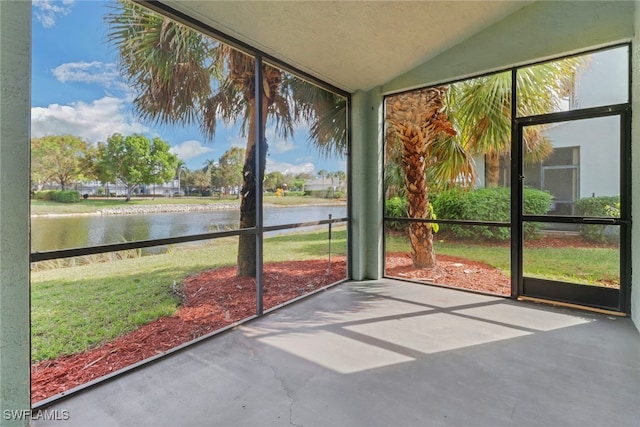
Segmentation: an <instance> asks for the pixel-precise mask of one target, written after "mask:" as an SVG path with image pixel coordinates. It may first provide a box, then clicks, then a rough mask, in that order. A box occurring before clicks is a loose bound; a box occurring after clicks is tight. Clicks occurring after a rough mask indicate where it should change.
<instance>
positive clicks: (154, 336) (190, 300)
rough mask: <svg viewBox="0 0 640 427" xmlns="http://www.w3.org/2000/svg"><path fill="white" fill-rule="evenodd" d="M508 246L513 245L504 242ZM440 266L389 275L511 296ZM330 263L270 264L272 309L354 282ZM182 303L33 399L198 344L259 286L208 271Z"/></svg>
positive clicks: (405, 259) (395, 262)
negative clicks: (339, 283)
mask: <svg viewBox="0 0 640 427" xmlns="http://www.w3.org/2000/svg"><path fill="white" fill-rule="evenodd" d="M504 245H506V246H508V245H509V244H508V242H507V243H504ZM526 246H527V247H562V246H572V247H593V246H600V247H604V246H606V245H594V244H592V243H587V242H584V241H583V240H582V239H580V238H579V237H572V238H566V237H563V238H553V237H551V238H544V239H539V240H533V241H530V242H527V245H526ZM437 261H438V266H437V267H436V268H434V269H415V268H413V266H412V263H411V256H410V255H409V254H407V253H395V254H387V255H386V270H385V273H386V275H387V276H391V277H398V278H405V279H409V280H418V281H426V282H430V283H436V284H441V285H447V286H452V287H457V288H464V289H469V290H475V291H481V292H485V293H491V294H496V295H509V294H510V292H511V291H510V278H509V277H508V276H505V275H504V274H502V273H501V272H500V271H499V270H497V269H496V268H494V267H491V266H489V265H487V264H483V263H481V262H474V261H469V260H466V259H463V258H456V257H451V256H444V255H438V256H437ZM327 267H328V265H327V261H324V260H323V261H316V260H314V261H292V262H281V263H273V264H267V265H265V273H264V283H265V287H264V308H265V309H269V308H272V307H275V306H277V305H279V304H282V303H285V302H287V301H290V300H291V299H293V298H296V297H298V296H300V295H304V294H307V293H309V292H311V291H313V290H315V289H319V288H321V287H324V286H327V285H329V284H331V283H335V282H337V281H339V280H342V279H344V278H345V277H346V262H345V259H344V257H342V258H333V260H332V263H331V273H330V274H329V272H328V269H327ZM182 293H183V295H182V299H183V302H182V305H181V306H180V308H179V309H178V311H177V313H176V314H175V315H174V316H171V317H163V318H160V319H158V320H156V321H154V322H151V323H149V324H147V325H144V326H142V327H141V328H139V329H137V330H135V331H133V332H131V333H128V334H126V335H123V336H121V337H119V338H117V339H115V340H113V341H111V342H108V343H105V344H104V345H103V346H101V347H99V348H96V349H93V350H90V351H87V352H84V353H79V354H74V355H69V356H63V357H60V358H58V359H55V360H44V361H42V362H39V363H37V364H34V365H33V366H32V368H31V399H32V401H33V402H38V401H40V400H43V399H46V398H48V397H50V396H53V395H56V394H58V393H61V392H64V391H66V390H69V389H71V388H73V387H76V386H79V385H82V384H85V383H87V382H89V381H91V380H94V379H96V378H99V377H102V376H104V375H107V374H109V373H111V372H114V371H117V370H119V369H122V368H124V367H127V366H130V365H132V364H134V363H136V362H139V361H142V360H144V359H147V358H149V357H152V356H155V355H157V354H160V353H163V352H164V351H167V350H169V349H171V348H174V347H176V346H177V345H180V344H183V343H185V342H188V341H191V340H193V339H195V338H197V337H200V336H202V335H205V334H207V333H210V332H213V331H216V330H218V329H220V328H222V327H224V326H227V325H230V324H232V323H235V322H238V321H240V320H242V319H246V318H248V317H251V316H253V315H254V314H255V301H256V297H255V281H254V279H252V278H239V277H236V269H235V267H227V268H219V269H215V270H210V271H204V272H201V273H198V274H195V275H193V276H191V277H188V278H187V279H186V280H185V281H184V283H183V287H182Z"/></svg>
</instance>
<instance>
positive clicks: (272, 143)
mask: <svg viewBox="0 0 640 427" xmlns="http://www.w3.org/2000/svg"><path fill="white" fill-rule="evenodd" d="M265 133H266V137H267V144H269V150H270V151H274V152H276V153H286V152H287V151H291V150H293V149H295V148H296V146H295V144H294V143H293V141H289V140H286V139H283V138H280V137H278V136H276V131H275V128H273V127H271V128H267V129H266V131H265Z"/></svg>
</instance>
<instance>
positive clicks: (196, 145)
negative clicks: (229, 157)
mask: <svg viewBox="0 0 640 427" xmlns="http://www.w3.org/2000/svg"><path fill="white" fill-rule="evenodd" d="M212 151H214V150H213V148H211V147H207V146H204V145H202V143H201V142H200V141H195V140H190V141H184V142H183V143H181V144H178V145H174V146H173V147H171V152H172V153H173V154H176V155H177V156H178V157H179V158H180V160H189V159H193V158H194V157H198V156H200V155H202V154H205V153H211V152H212Z"/></svg>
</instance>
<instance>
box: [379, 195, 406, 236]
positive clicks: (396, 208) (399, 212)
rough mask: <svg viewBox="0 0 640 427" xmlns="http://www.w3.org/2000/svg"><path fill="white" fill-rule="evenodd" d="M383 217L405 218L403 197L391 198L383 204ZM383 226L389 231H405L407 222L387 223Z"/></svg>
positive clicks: (404, 199)
mask: <svg viewBox="0 0 640 427" xmlns="http://www.w3.org/2000/svg"><path fill="white" fill-rule="evenodd" d="M384 216H386V217H393V218H406V217H407V199H406V198H404V197H398V196H396V197H392V198H390V199H389V200H387V201H386V202H385V204H384ZM385 225H386V227H387V228H388V229H390V230H398V231H400V230H406V229H407V225H408V223H407V222H402V221H387V222H385Z"/></svg>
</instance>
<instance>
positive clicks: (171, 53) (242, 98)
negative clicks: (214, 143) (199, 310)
mask: <svg viewBox="0 0 640 427" xmlns="http://www.w3.org/2000/svg"><path fill="white" fill-rule="evenodd" d="M106 20H107V23H108V24H109V27H110V29H109V33H108V39H109V41H110V42H112V43H113V44H114V46H115V47H116V48H117V49H118V51H119V55H120V64H119V65H120V71H121V73H122V75H123V76H124V78H125V79H126V80H127V81H128V82H129V84H130V85H131V87H132V88H133V89H134V90H135V91H136V93H137V96H136V98H135V99H134V101H133V103H134V106H135V108H136V110H137V112H138V113H139V115H140V117H141V118H142V119H146V120H149V121H151V122H158V123H166V124H183V125H191V124H197V125H199V127H200V130H201V132H202V134H203V135H204V136H205V137H206V138H207V140H212V139H213V137H214V135H215V130H216V123H217V121H218V118H219V119H221V120H222V121H223V122H224V123H225V124H230V123H236V122H237V121H240V123H241V134H242V136H246V138H247V146H246V157H245V163H244V168H243V184H242V191H241V193H242V200H241V204H240V228H250V227H253V226H255V224H256V183H257V182H262V179H263V176H262V175H263V174H264V167H265V164H266V153H267V145H266V141H260V142H259V141H258V140H257V132H256V131H257V125H258V123H257V122H256V111H257V102H258V99H257V98H256V93H255V92H256V91H255V86H254V85H255V71H256V70H255V60H254V59H253V58H252V57H250V56H248V55H246V54H244V53H242V52H240V51H238V50H236V49H234V48H232V47H230V46H228V45H226V44H224V43H221V42H218V41H216V40H213V39H210V38H208V37H205V36H203V35H202V34H200V33H198V32H196V31H194V30H192V29H190V28H188V27H186V26H184V25H181V24H178V23H176V22H174V21H171V20H170V19H168V18H164V17H162V16H159V15H157V14H154V13H152V12H150V11H148V10H147V9H145V8H143V7H141V6H139V5H136V4H133V3H130V2H124V1H121V2H120V3H119V4H118V6H117V8H116V10H115V11H114V13H111V14H109V15H108V16H107V18H106ZM261 71H262V84H261V89H262V96H261V97H260V98H259V99H261V100H262V105H261V108H262V111H264V112H265V113H266V114H263V115H262V117H261V122H260V123H259V125H260V127H261V129H262V131H263V132H262V133H263V134H264V129H265V128H266V123H267V117H269V118H271V119H272V120H273V123H274V125H275V130H276V132H277V133H278V134H279V135H280V136H282V137H284V138H286V137H289V136H290V135H291V134H292V132H293V123H294V122H295V120H306V121H307V122H309V123H312V132H311V137H310V138H311V139H312V141H313V142H315V143H317V146H318V147H319V148H320V150H321V151H322V150H324V149H325V148H326V147H329V148H328V149H329V150H336V151H334V152H338V151H340V150H342V151H344V150H345V147H346V130H345V133H338V134H336V133H335V131H331V130H324V126H327V125H329V126H333V127H335V126H337V125H338V122H336V121H333V122H332V121H330V115H329V113H334V114H338V112H339V111H342V114H343V115H345V116H346V102H345V100H344V99H342V98H340V97H338V96H337V95H333V94H317V95H316V96H315V97H313V96H310V94H311V93H314V92H324V91H322V90H319V89H318V88H316V87H315V86H313V85H311V84H309V83H306V82H303V81H301V80H300V79H295V78H294V77H292V76H290V75H288V74H286V73H284V72H283V71H282V70H280V69H278V68H275V67H273V66H270V65H268V64H264V65H263V66H262V70H261ZM345 129H346V128H345ZM314 131H315V132H314ZM333 135H338V136H340V135H345V137H344V139H340V140H337V139H332V138H333ZM258 143H260V144H261V146H260V150H258V152H259V153H260V157H259V159H256V146H257V144H258ZM256 160H259V164H260V167H258V168H257V169H256ZM255 244H256V241H255V237H254V236H253V235H250V234H243V235H240V236H239V246H238V269H237V274H238V275H239V276H252V277H255V274H256V262H255V253H256V246H255Z"/></svg>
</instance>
